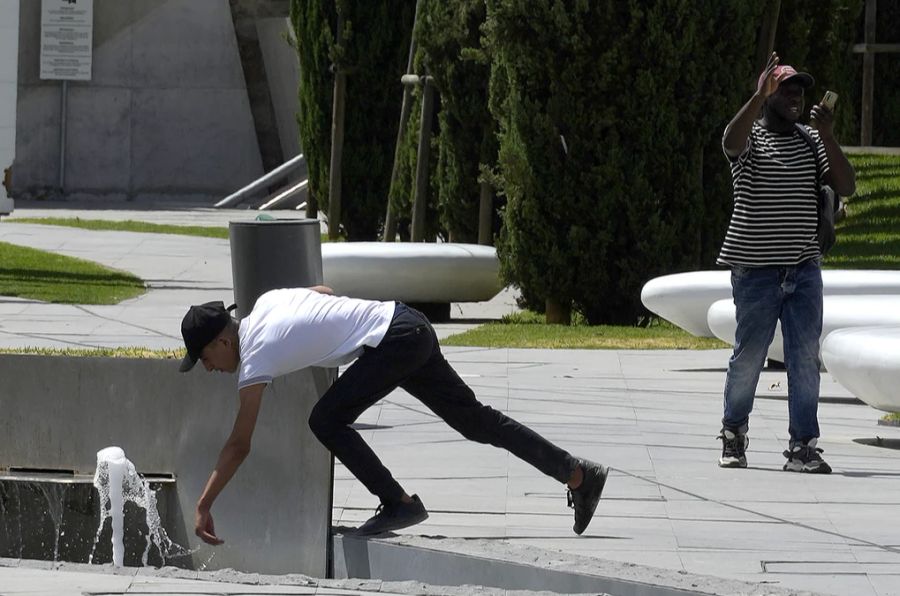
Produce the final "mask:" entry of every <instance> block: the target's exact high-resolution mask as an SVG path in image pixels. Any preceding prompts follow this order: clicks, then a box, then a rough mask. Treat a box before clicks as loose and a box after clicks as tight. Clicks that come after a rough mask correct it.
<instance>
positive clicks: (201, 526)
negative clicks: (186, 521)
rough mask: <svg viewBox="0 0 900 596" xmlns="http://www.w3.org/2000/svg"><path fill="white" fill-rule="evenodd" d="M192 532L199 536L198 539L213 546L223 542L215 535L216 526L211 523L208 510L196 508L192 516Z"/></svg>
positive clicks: (211, 519)
mask: <svg viewBox="0 0 900 596" xmlns="http://www.w3.org/2000/svg"><path fill="white" fill-rule="evenodd" d="M194 533H195V534H197V536H199V537H200V540H202V541H203V542H205V543H207V544H212V545H213V546H217V545H219V544H223V543H224V542H225V541H224V540H222V539H221V538H219V537H218V536H216V527H215V524H214V523H213V518H212V514H211V513H210V512H209V511H204V510H201V509H197V513H196V515H195V516H194Z"/></svg>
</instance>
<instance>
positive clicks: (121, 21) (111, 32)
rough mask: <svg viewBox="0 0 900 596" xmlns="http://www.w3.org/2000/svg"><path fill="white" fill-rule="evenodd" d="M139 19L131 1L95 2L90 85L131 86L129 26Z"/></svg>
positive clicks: (130, 29) (98, 0)
mask: <svg viewBox="0 0 900 596" xmlns="http://www.w3.org/2000/svg"><path fill="white" fill-rule="evenodd" d="M141 16H142V15H141V14H140V13H136V11H135V7H134V2H132V1H131V0H128V1H127V2H122V1H121V0H94V42H93V43H94V47H93V55H92V58H91V59H92V68H91V85H92V86H93V85H109V86H116V87H130V86H131V85H132V76H131V73H132V53H133V52H132V47H133V46H134V36H133V29H132V23H133V22H134V20H135V19H139V18H141Z"/></svg>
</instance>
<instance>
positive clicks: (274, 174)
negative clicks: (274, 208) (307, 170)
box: [215, 153, 307, 208]
mask: <svg viewBox="0 0 900 596" xmlns="http://www.w3.org/2000/svg"><path fill="white" fill-rule="evenodd" d="M302 161H303V154H302V153H300V154H299V155H297V156H296V157H292V158H291V159H289V160H288V161H286V162H284V163H283V164H281V165H280V166H278V167H277V168H275V169H274V170H272V171H271V172H269V173H268V174H265V175H263V176H262V177H260V178H257V179H256V180H254V181H253V182H251V183H250V184H248V185H247V186H245V187H244V188H242V189H240V190H239V191H237V192H234V193H232V194H230V195H228V196H227V197H225V198H224V199H222V200H221V201H219V202H218V203H216V204H215V207H216V208H222V207H233V206H235V205H238V204H240V203H242V202H243V201H245V200H247V198H249V196H250V195H252V194H253V193H255V192H256V191H258V190H259V189H261V188H264V187H266V186H269V185H270V184H272V183H273V182H275V181H276V180H278V179H280V178H284V177H285V176H287V175H288V174H289V173H290V172H291V171H292V170H293V169H294V168H296V167H297V166H298V165H300V163H301V162H302ZM305 182H307V181H305V180H304V181H303V182H301V183H300V184H304V183H305ZM300 184H298V185H297V186H298V187H299V186H300ZM281 198H284V197H281ZM269 203H271V201H269ZM267 204H268V203H267Z"/></svg>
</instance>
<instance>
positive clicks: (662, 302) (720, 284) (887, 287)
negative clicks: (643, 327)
mask: <svg viewBox="0 0 900 596" xmlns="http://www.w3.org/2000/svg"><path fill="white" fill-rule="evenodd" d="M822 282H823V284H824V285H825V295H826V296H842V295H856V294H898V295H900V271H883V270H872V269H860V270H850V269H826V270H824V271H822ZM726 298H727V299H729V300H730V299H731V272H730V271H727V270H721V271H692V272H689V273H676V274H673V275H663V276H662V277H657V278H654V279H651V280H650V281H648V282H647V283H646V284H644V287H643V289H642V290H641V302H643V304H644V306H646V307H647V308H648V309H650V311H652V312H654V313H656V314H657V315H659V316H661V317H662V318H664V319H666V320H667V321H671V322H672V323H674V324H676V325H678V326H679V327H681V328H682V329H684V330H685V331H687V332H688V333H692V334H694V335H697V336H699V337H715V334H713V332H712V330H711V329H710V328H709V324H708V323H707V320H706V316H707V313H708V312H709V309H710V307H711V306H712V304H713V303H714V302H717V301H719V300H723V299H726Z"/></svg>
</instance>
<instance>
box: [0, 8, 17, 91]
mask: <svg viewBox="0 0 900 596" xmlns="http://www.w3.org/2000/svg"><path fill="white" fill-rule="evenodd" d="M5 18H6V14H5V13H4V12H3V11H0V23H2V22H3V21H4V20H5ZM18 56H19V29H18V27H6V26H2V25H0V83H12V84H13V85H15V84H16V81H17V80H18V71H19V58H18Z"/></svg>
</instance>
